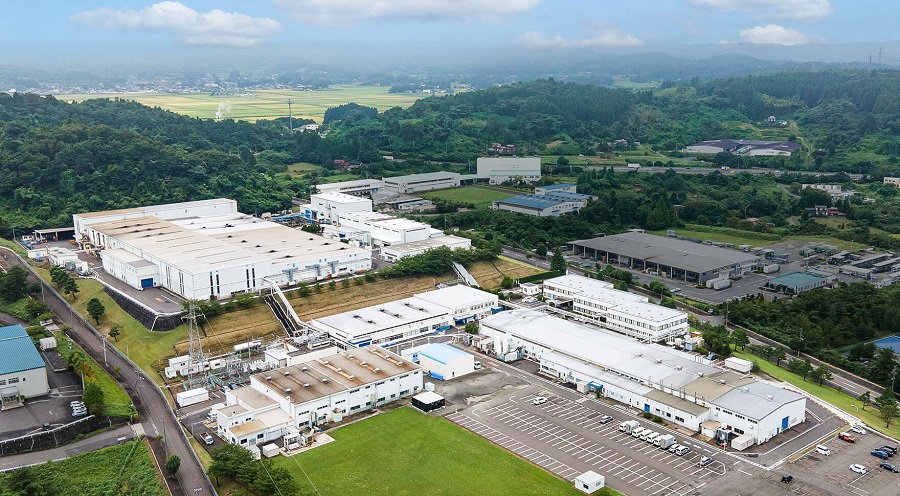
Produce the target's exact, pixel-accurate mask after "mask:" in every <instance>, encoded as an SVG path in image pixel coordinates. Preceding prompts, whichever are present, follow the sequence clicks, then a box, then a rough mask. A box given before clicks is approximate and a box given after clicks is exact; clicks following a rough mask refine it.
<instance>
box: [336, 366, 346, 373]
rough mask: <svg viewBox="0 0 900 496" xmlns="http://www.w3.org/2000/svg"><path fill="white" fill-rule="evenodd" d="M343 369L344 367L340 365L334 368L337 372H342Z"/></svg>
mask: <svg viewBox="0 0 900 496" xmlns="http://www.w3.org/2000/svg"><path fill="white" fill-rule="evenodd" d="M342 370H344V369H343V368H341V367H338V368H336V369H334V371H335V372H340V371H342Z"/></svg>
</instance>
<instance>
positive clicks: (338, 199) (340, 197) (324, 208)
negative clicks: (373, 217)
mask: <svg viewBox="0 0 900 496" xmlns="http://www.w3.org/2000/svg"><path fill="white" fill-rule="evenodd" d="M309 201H310V205H309V211H307V212H306V216H307V218H308V219H309V220H310V222H315V223H319V224H324V223H328V224H337V222H338V217H339V216H340V215H341V214H348V213H350V212H371V211H372V200H371V199H369V198H364V197H361V196H355V195H348V194H345V193H335V192H327V193H317V194H315V195H310V197H309Z"/></svg>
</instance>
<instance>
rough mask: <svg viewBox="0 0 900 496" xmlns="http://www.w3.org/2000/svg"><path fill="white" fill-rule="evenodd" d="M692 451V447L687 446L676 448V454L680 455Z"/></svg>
mask: <svg viewBox="0 0 900 496" xmlns="http://www.w3.org/2000/svg"><path fill="white" fill-rule="evenodd" d="M690 451H691V449H690V448H688V447H687V446H681V447H679V448H678V449H677V450H675V454H676V455H678V456H684V455H686V454H688V453H690Z"/></svg>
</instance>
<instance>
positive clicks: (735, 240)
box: [648, 229, 777, 247]
mask: <svg viewBox="0 0 900 496" xmlns="http://www.w3.org/2000/svg"><path fill="white" fill-rule="evenodd" d="M673 230H674V231H675V232H676V233H678V234H680V235H681V236H684V237H686V238H697V239H701V240H704V241H705V240H710V241H716V242H719V243H732V244H734V246H739V245H750V246H753V247H762V246H768V245H771V244H773V243H777V241H768V240H764V239H754V238H749V237H748V238H742V237H740V236H731V235H728V234H720V233H711V232H703V231H690V230H687V229H673ZM648 232H649V233H651V234H656V235H658V236H665V235H666V231H665V230H660V231H648Z"/></svg>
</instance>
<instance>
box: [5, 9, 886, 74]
mask: <svg viewBox="0 0 900 496" xmlns="http://www.w3.org/2000/svg"><path fill="white" fill-rule="evenodd" d="M897 19H900V1H897V0H632V1H624V0H178V1H160V2H154V1H153V0H30V1H27V0H26V1H19V0H16V1H9V2H4V5H3V9H2V11H0V46H2V47H3V49H2V50H0V63H20V64H21V63H28V62H29V61H37V60H41V59H42V58H45V57H50V58H52V57H54V56H56V57H65V58H66V59H67V60H70V61H75V62H76V63H77V61H80V60H88V59H90V58H91V57H101V56H117V57H126V58H127V57H139V56H140V55H141V54H145V53H150V52H153V53H155V54H157V55H159V54H172V55H179V56H183V55H185V54H188V55H190V54H194V55H200V56H202V54H204V53H207V52H210V51H213V50H218V51H219V52H221V51H222V49H227V50H231V51H235V50H238V51H240V53H243V54H244V55H247V54H250V55H251V56H252V55H253V54H264V53H265V52H266V51H267V50H274V49H288V50H296V51H298V52H302V51H304V50H317V49H321V47H323V46H328V47H333V48H336V49H343V50H350V51H358V52H365V51H367V50H377V51H379V53H382V54H384V53H390V52H391V51H393V50H396V51H397V52H401V51H407V50H419V51H426V52H427V51H432V50H433V51H441V52H444V51H453V50H456V49H459V50H478V53H480V54H482V55H483V56H484V57H490V56H491V55H490V54H491V50H499V49H503V50H509V49H517V50H522V51H526V52H534V53H539V54H540V53H547V54H550V55H551V56H552V54H553V53H554V52H557V51H561V50H573V49H592V50H597V51H611V52H622V51H628V50H638V51H647V50H652V49H658V48H659V47H665V46H671V45H702V44H710V45H717V46H720V47H721V46H725V47H727V46H729V45H733V46H741V45H759V46H773V47H778V46H782V47H783V46H797V45H805V44H812V45H819V46H821V45H832V44H846V43H861V42H865V43H881V42H886V41H893V40H895V39H896V32H897V31H896V27H895V26H896V20H897Z"/></svg>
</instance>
